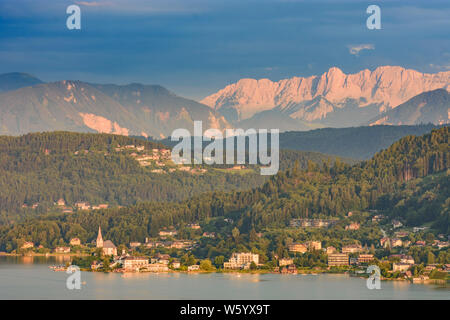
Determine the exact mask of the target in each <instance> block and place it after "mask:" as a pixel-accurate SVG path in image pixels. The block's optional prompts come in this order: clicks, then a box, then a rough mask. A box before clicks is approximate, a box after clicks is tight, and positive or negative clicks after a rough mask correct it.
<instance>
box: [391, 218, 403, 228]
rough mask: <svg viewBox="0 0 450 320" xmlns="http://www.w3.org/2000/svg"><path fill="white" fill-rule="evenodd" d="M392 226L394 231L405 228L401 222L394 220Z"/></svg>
mask: <svg viewBox="0 0 450 320" xmlns="http://www.w3.org/2000/svg"><path fill="white" fill-rule="evenodd" d="M392 226H393V227H394V229H397V228H400V227H403V223H401V222H400V221H399V220H392Z"/></svg>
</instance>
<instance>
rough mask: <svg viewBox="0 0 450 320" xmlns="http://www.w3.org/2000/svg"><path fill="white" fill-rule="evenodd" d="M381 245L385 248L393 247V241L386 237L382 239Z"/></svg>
mask: <svg viewBox="0 0 450 320" xmlns="http://www.w3.org/2000/svg"><path fill="white" fill-rule="evenodd" d="M380 245H381V246H382V247H383V248H387V247H389V246H390V245H391V239H389V238H388V237H384V238H381V239H380Z"/></svg>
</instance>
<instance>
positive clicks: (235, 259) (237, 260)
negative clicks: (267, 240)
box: [223, 252, 259, 269]
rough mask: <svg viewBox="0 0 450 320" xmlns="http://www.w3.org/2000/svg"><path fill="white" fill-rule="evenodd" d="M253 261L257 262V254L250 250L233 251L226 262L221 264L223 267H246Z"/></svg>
mask: <svg viewBox="0 0 450 320" xmlns="http://www.w3.org/2000/svg"><path fill="white" fill-rule="evenodd" d="M252 262H254V263H255V264H256V265H258V264H259V254H254V253H251V252H241V253H233V254H232V255H231V258H230V260H229V261H228V262H225V263H224V264H223V267H224V268H225V269H248V268H249V267H250V264H251V263H252Z"/></svg>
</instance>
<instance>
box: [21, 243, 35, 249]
mask: <svg viewBox="0 0 450 320" xmlns="http://www.w3.org/2000/svg"><path fill="white" fill-rule="evenodd" d="M33 247H34V243H33V242H31V241H26V242H24V244H23V245H22V246H21V247H20V249H30V248H33Z"/></svg>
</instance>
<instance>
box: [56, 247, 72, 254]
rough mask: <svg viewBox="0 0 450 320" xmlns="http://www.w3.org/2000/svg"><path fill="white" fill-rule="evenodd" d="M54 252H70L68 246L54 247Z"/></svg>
mask: <svg viewBox="0 0 450 320" xmlns="http://www.w3.org/2000/svg"><path fill="white" fill-rule="evenodd" d="M55 252H56V253H70V247H56V248H55Z"/></svg>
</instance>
